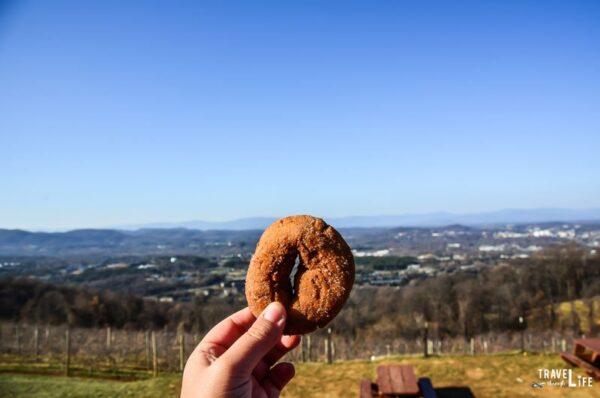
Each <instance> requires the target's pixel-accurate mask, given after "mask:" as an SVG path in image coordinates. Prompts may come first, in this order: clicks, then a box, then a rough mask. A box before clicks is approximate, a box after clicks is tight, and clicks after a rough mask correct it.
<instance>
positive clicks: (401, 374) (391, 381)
mask: <svg viewBox="0 0 600 398" xmlns="http://www.w3.org/2000/svg"><path fill="white" fill-rule="evenodd" d="M377 385H378V387H379V395H382V396H396V397H418V396H420V390H419V385H418V384H417V378H416V377H415V371H414V369H413V367H412V366H410V365H381V366H378V367H377Z"/></svg>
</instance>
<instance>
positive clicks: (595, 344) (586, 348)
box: [560, 338, 600, 380]
mask: <svg viewBox="0 0 600 398" xmlns="http://www.w3.org/2000/svg"><path fill="white" fill-rule="evenodd" d="M573 343H574V347H573V353H570V352H561V353H560V356H561V358H562V359H563V360H565V361H566V362H568V363H569V364H571V365H573V366H576V367H580V368H581V369H583V370H584V371H585V372H586V373H587V374H588V375H590V376H592V377H594V378H595V379H597V380H600V339H598V338H595V339H576V340H575V341H574V342H573Z"/></svg>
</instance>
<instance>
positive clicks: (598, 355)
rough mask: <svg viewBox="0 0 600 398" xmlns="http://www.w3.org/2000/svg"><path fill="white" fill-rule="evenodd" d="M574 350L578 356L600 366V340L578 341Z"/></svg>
mask: <svg viewBox="0 0 600 398" xmlns="http://www.w3.org/2000/svg"><path fill="white" fill-rule="evenodd" d="M574 343H575V348H574V349H573V351H574V353H575V355H576V356H578V357H579V358H581V359H584V360H586V361H588V362H589V363H591V364H593V365H595V366H599V365H600V339H599V338H595V339H577V340H575V342H574Z"/></svg>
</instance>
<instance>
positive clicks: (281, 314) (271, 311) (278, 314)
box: [263, 301, 285, 324]
mask: <svg viewBox="0 0 600 398" xmlns="http://www.w3.org/2000/svg"><path fill="white" fill-rule="evenodd" d="M263 317H264V318H265V319H266V320H267V321H271V322H273V323H275V324H279V323H281V322H282V321H283V319H284V318H285V310H284V308H283V305H281V303H278V302H277V301H275V302H272V303H271V304H269V305H268V306H267V308H265V311H264V312H263Z"/></svg>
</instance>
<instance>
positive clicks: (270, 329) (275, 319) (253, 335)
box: [219, 301, 285, 376]
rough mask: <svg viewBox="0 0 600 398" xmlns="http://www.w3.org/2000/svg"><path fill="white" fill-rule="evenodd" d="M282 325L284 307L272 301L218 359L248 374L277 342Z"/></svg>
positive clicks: (237, 370) (283, 323)
mask: <svg viewBox="0 0 600 398" xmlns="http://www.w3.org/2000/svg"><path fill="white" fill-rule="evenodd" d="M284 325H285V307H284V306H283V305H282V304H281V303H279V302H277V301H275V302H272V303H271V304H269V305H268V306H267V308H265V309H264V311H263V312H262V314H260V316H259V317H258V318H257V319H256V321H255V322H254V324H253V325H252V326H251V327H250V329H248V331H247V332H246V333H244V334H243V335H242V336H241V337H240V338H239V339H237V340H236V342H235V343H233V345H232V346H231V347H229V349H228V350H227V351H225V353H224V354H223V355H222V356H221V357H220V358H219V359H220V360H221V361H222V362H224V364H225V365H226V366H229V367H231V368H232V370H233V371H234V372H239V373H241V374H243V375H244V376H249V375H250V374H251V373H252V371H253V370H254V368H255V367H256V365H257V364H258V362H259V361H260V360H261V359H262V358H263V357H264V356H265V355H267V353H268V352H269V351H271V349H272V348H273V347H275V345H276V344H277V343H278V342H279V340H280V339H281V335H282V333H283V327H284Z"/></svg>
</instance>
